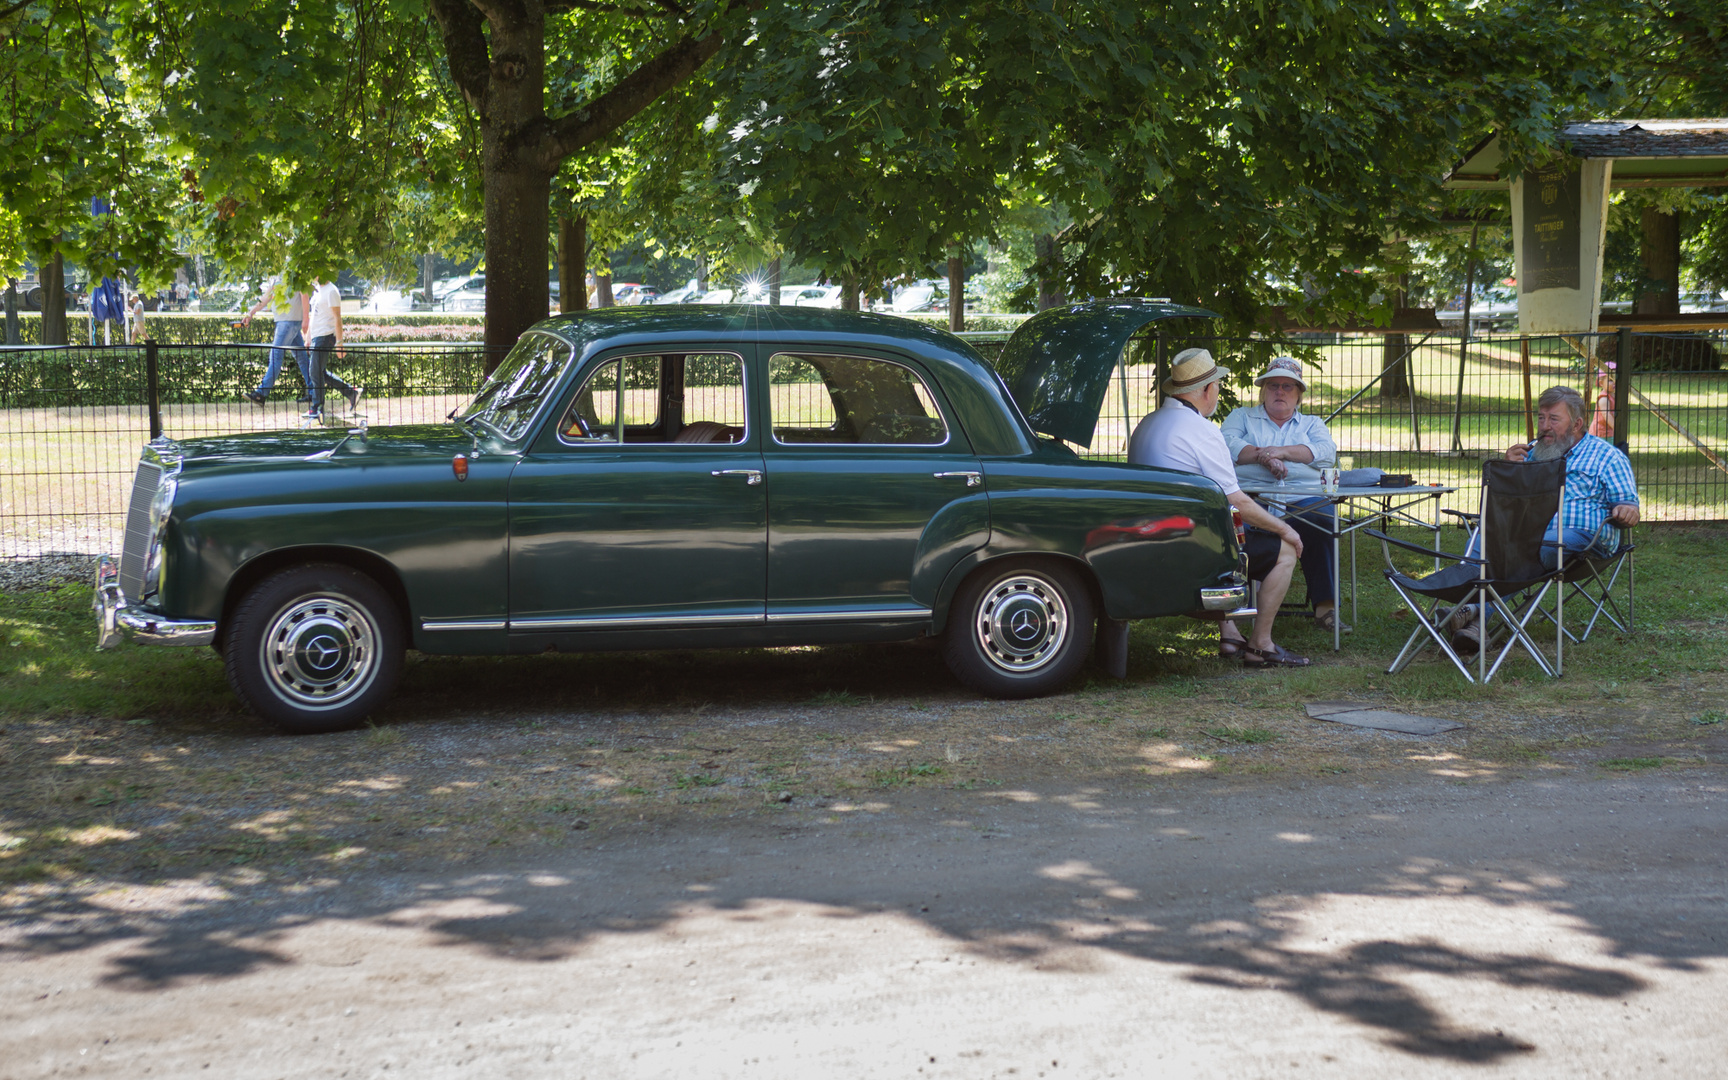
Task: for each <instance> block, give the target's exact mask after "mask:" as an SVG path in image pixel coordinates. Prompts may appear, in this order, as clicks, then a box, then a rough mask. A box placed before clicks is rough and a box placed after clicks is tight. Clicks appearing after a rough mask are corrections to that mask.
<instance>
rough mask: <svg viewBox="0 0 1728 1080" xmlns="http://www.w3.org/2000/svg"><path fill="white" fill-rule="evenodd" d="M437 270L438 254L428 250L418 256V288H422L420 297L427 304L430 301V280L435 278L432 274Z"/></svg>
mask: <svg viewBox="0 0 1728 1080" xmlns="http://www.w3.org/2000/svg"><path fill="white" fill-rule="evenodd" d="M437 272H438V256H437V255H436V254H435V253H433V252H430V251H428V252H427V253H426V254H425V255H422V256H421V257H420V288H421V289H423V290H424V292H422V293H421V296H420V298H421V299H422V300H423V301H424V302H426V303H428V304H430V303H431V302H432V282H433V281H434V280H436V279H435V278H434V277H433V276H432V275H434V274H436V273H437Z"/></svg>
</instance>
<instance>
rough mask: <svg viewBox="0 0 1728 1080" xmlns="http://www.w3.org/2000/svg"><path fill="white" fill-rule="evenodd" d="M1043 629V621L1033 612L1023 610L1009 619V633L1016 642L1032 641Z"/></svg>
mask: <svg viewBox="0 0 1728 1080" xmlns="http://www.w3.org/2000/svg"><path fill="white" fill-rule="evenodd" d="M1041 629H1043V624H1042V620H1040V619H1039V618H1038V616H1037V615H1036V614H1035V613H1034V612H1031V611H1028V610H1027V609H1025V608H1021V609H1020V610H1019V611H1016V612H1015V613H1014V614H1012V615H1010V616H1009V617H1008V632H1009V633H1010V634H1012V635H1013V636H1014V640H1016V641H1031V640H1032V639H1033V638H1035V637H1037V636H1038V632H1039V630H1041Z"/></svg>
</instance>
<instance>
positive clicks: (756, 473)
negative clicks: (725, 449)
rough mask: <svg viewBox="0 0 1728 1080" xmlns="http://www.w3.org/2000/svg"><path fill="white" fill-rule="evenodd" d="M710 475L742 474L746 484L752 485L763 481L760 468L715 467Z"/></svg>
mask: <svg viewBox="0 0 1728 1080" xmlns="http://www.w3.org/2000/svg"><path fill="white" fill-rule="evenodd" d="M708 475H709V476H742V477H743V478H744V482H745V483H746V484H749V485H751V486H752V487H753V486H755V485H757V484H760V483H761V482H762V473H761V471H760V470H758V469H713V470H711V471H710V472H709V473H708Z"/></svg>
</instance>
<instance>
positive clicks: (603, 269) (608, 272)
mask: <svg viewBox="0 0 1728 1080" xmlns="http://www.w3.org/2000/svg"><path fill="white" fill-rule="evenodd" d="M600 254H601V262H602V264H603V265H601V266H600V267H597V268H596V269H595V271H594V306H595V307H611V306H612V253H611V252H610V251H603V252H601V253H600Z"/></svg>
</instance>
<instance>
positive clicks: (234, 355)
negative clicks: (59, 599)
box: [0, 345, 486, 558]
mask: <svg viewBox="0 0 1728 1080" xmlns="http://www.w3.org/2000/svg"><path fill="white" fill-rule="evenodd" d="M269 352H270V350H269V348H268V347H267V346H249V345H223V346H173V347H160V348H157V349H156V350H155V353H156V388H157V401H158V406H157V412H158V415H159V417H160V422H161V430H162V432H163V433H164V434H166V435H168V436H169V437H172V438H191V437H198V436H208V435H224V434H232V433H236V432H247V431H280V430H283V429H288V428H298V427H300V426H302V425H303V424H304V423H306V421H304V420H302V419H301V415H300V414H301V413H302V412H304V411H305V409H306V403H305V402H304V401H297V400H296V398H297V397H299V396H301V395H302V394H303V393H304V390H305V385H304V382H303V381H302V378H301V375H300V371H299V367H298V365H297V364H296V363H295V361H294V360H293V359H292V358H289V359H287V360H286V362H285V363H284V364H283V366H282V367H283V370H282V372H281V374H280V376H279V377H278V379H277V382H276V386H275V388H274V391H273V392H272V393H271V394H270V396H269V398H268V400H267V401H266V403H265V404H264V405H263V406H262V407H260V406H258V405H255V404H253V403H252V402H251V401H249V400H247V399H246V398H245V397H244V394H245V392H246V391H248V390H255V389H256V388H257V386H258V384H259V381H260V380H261V378H262V377H263V374H264V371H265V367H266V363H267V359H268V356H269ZM485 358H486V353H485V350H484V349H481V348H479V347H478V346H463V347H455V348H452V347H448V346H444V347H435V346H422V347H416V346H391V347H388V348H377V347H366V346H349V347H348V349H347V355H346V356H345V357H344V358H342V359H339V360H338V359H334V358H333V360H332V363H331V369H332V370H333V371H334V372H336V373H337V374H339V375H340V376H341V377H342V378H344V379H346V380H347V381H348V382H350V383H353V384H355V385H358V386H363V387H365V388H366V396H365V399H364V400H363V401H362V404H361V411H362V413H364V414H365V415H366V417H367V422H368V423H369V424H372V425H386V424H417V423H435V422H441V421H443V420H444V418H445V415H446V414H447V413H448V412H449V411H450V410H451V409H453V408H455V407H457V406H458V405H459V404H461V403H463V402H464V401H466V400H467V399H468V397H469V396H471V395H472V394H473V393H474V391H475V390H477V389H478V388H479V385H480V381H481V379H482V374H483V372H484V371H485ZM148 368H149V364H148V351H147V349H146V348H145V347H143V346H136V347H134V346H115V347H101V346H98V347H88V346H83V347H71V348H54V349H16V350H4V351H0V455H3V459H4V460H5V461H6V462H7V466H8V467H7V469H6V470H5V472H4V474H3V475H0V558H30V557H35V556H40V555H47V554H56V553H62V552H74V553H88V552H102V551H118V550H119V547H120V535H121V530H122V526H123V515H124V510H125V504H126V492H127V490H128V485H129V484H130V483H131V479H132V473H133V471H134V469H135V468H136V467H137V463H138V450H139V447H140V446H142V445H143V444H144V443H145V442H147V441H149V439H150V437H151V407H150V400H149V390H150V379H149V370H148ZM329 398H330V400H329V401H328V402H327V404H326V411H327V413H328V414H329V415H330V417H331V419H332V421H340V420H341V418H342V413H343V412H344V411H345V410H343V409H342V408H341V406H342V405H343V402H342V400H341V397H340V395H337V394H336V393H335V392H333V391H332V392H331V393H330V395H329Z"/></svg>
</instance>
